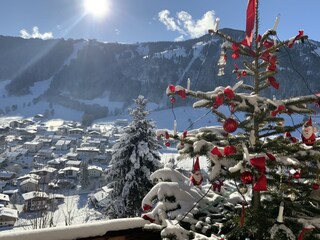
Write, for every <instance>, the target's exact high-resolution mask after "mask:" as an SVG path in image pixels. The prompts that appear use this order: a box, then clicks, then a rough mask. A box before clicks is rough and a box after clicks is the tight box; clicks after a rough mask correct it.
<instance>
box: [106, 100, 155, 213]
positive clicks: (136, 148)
mask: <svg viewBox="0 0 320 240" xmlns="http://www.w3.org/2000/svg"><path fill="white" fill-rule="evenodd" d="M134 101H135V104H136V108H135V109H130V114H131V116H132V118H133V121H132V122H131V123H130V125H129V126H128V127H127V128H125V130H124V132H123V133H122V135H121V137H120V141H119V142H118V143H116V144H115V145H114V146H113V148H112V150H113V154H112V159H111V162H110V164H111V168H110V169H109V171H108V175H107V179H106V181H107V182H108V183H110V184H109V185H110V186H111V187H112V192H111V194H110V198H111V201H110V205H109V206H108V207H107V208H106V209H107V214H108V215H109V216H110V217H111V218H119V217H135V216H139V215H140V214H141V208H140V205H141V201H142V198H143V197H144V196H145V195H146V193H147V192H148V191H149V190H150V189H151V187H152V183H151V181H150V175H151V173H153V172H154V171H156V170H157V169H159V168H160V167H161V164H160V155H159V149H160V145H159V143H158V141H157V139H156V134H155V125H154V123H153V122H152V121H151V120H149V119H147V115H148V114H149V112H148V111H147V110H146V104H147V100H146V99H145V98H144V97H143V96H139V97H138V98H137V99H135V100H134Z"/></svg>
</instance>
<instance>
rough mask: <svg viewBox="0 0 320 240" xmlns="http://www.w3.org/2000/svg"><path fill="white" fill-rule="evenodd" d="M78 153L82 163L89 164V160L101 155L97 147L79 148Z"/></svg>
mask: <svg viewBox="0 0 320 240" xmlns="http://www.w3.org/2000/svg"><path fill="white" fill-rule="evenodd" d="M77 153H79V157H80V159H81V160H82V161H86V162H88V161H89V160H93V159H95V157H96V156H98V155H99V154H100V150H99V149H98V148H95V147H82V148H77Z"/></svg>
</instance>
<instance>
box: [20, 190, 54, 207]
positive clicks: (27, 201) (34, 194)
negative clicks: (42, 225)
mask: <svg viewBox="0 0 320 240" xmlns="http://www.w3.org/2000/svg"><path fill="white" fill-rule="evenodd" d="M22 198H23V200H24V207H23V209H24V210H25V211H37V210H44V209H47V207H48V205H47V200H48V198H49V197H48V194H46V193H45V192H39V191H31V192H27V193H24V194H22Z"/></svg>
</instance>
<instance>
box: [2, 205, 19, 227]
mask: <svg viewBox="0 0 320 240" xmlns="http://www.w3.org/2000/svg"><path fill="white" fill-rule="evenodd" d="M17 220H18V211H17V210H15V209H11V208H6V207H3V208H0V226H1V227H4V226H14V224H15V222H16V221H17Z"/></svg>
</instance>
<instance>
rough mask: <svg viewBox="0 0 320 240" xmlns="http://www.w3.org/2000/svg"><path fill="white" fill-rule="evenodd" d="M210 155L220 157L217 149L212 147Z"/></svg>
mask: <svg viewBox="0 0 320 240" xmlns="http://www.w3.org/2000/svg"><path fill="white" fill-rule="evenodd" d="M211 153H212V154H213V155H217V156H218V157H222V154H221V152H220V150H219V149H218V148H217V147H214V148H213V149H212V150H211Z"/></svg>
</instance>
